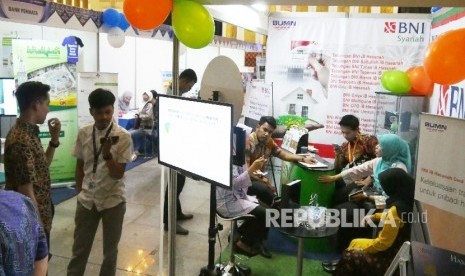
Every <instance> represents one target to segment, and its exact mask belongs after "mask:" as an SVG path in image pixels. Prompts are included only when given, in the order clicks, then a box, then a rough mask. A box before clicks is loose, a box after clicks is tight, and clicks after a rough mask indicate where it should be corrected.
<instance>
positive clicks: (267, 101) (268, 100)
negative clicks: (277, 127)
mask: <svg viewBox="0 0 465 276" xmlns="http://www.w3.org/2000/svg"><path fill="white" fill-rule="evenodd" d="M272 99H273V87H272V86H271V84H268V83H264V82H257V81H253V82H249V83H247V88H246V92H245V100H244V108H243V110H242V115H243V116H244V124H245V125H247V126H249V127H251V128H255V127H256V125H257V123H258V121H259V120H260V118H261V117H262V116H270V115H272V112H273V103H272Z"/></svg>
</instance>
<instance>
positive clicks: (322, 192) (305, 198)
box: [281, 156, 335, 207]
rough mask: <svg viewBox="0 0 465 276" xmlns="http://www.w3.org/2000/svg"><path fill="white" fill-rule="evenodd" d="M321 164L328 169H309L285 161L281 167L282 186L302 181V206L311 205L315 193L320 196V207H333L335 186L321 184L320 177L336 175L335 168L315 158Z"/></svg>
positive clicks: (332, 184)
mask: <svg viewBox="0 0 465 276" xmlns="http://www.w3.org/2000/svg"><path fill="white" fill-rule="evenodd" d="M314 158H315V159H317V160H318V161H319V162H321V163H324V164H326V165H328V167H326V168H307V167H305V166H303V165H301V164H299V163H296V162H288V161H283V162H282V165H281V185H283V184H286V183H289V182H291V181H294V180H296V179H300V180H301V181H302V182H301V186H300V202H298V203H299V204H300V205H301V206H307V205H308V204H309V198H310V196H311V195H312V194H313V193H316V194H318V205H319V206H324V207H331V205H332V202H333V194H334V190H335V186H334V185H335V184H334V182H332V183H320V182H318V177H319V176H320V175H326V174H327V175H334V166H333V164H331V163H329V162H328V161H326V160H324V159H323V158H321V157H319V156H315V157H314Z"/></svg>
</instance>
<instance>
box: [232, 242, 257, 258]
mask: <svg viewBox="0 0 465 276" xmlns="http://www.w3.org/2000/svg"><path fill="white" fill-rule="evenodd" d="M239 242H241V241H238V242H236V243H233V250H234V253H236V254H241V255H245V256H247V257H249V258H250V257H253V256H257V255H258V252H257V251H256V250H255V249H253V248H252V247H250V246H248V247H249V248H250V250H245V249H243V248H241V247H239V246H238V245H237V244H238V243H239Z"/></svg>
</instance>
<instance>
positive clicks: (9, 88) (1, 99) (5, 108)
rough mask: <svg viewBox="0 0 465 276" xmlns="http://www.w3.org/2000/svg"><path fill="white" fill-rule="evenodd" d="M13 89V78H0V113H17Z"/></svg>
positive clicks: (14, 86)
mask: <svg viewBox="0 0 465 276" xmlns="http://www.w3.org/2000/svg"><path fill="white" fill-rule="evenodd" d="M15 89H16V84H15V80H14V79H0V114H5V115H17V114H18V105H17V103H16V97H15V93H14V92H15Z"/></svg>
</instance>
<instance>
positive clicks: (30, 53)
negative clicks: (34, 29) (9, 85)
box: [12, 39, 77, 183]
mask: <svg viewBox="0 0 465 276" xmlns="http://www.w3.org/2000/svg"><path fill="white" fill-rule="evenodd" d="M12 46H13V61H14V62H13V74H14V77H15V80H16V83H17V84H21V83H22V82H24V81H40V82H42V83H45V84H48V85H50V105H49V109H50V112H49V113H48V115H47V118H46V121H45V123H44V124H42V125H40V126H39V129H40V134H39V137H40V138H41V142H42V146H43V147H44V148H47V146H48V142H49V141H50V133H49V131H48V126H47V123H46V122H47V120H48V119H50V118H54V117H56V118H59V119H60V121H61V133H60V147H59V148H58V149H57V150H56V151H55V155H54V158H53V162H52V164H51V165H50V175H51V177H52V182H53V183H57V182H65V181H70V180H74V170H75V164H76V159H75V158H73V157H72V156H71V154H70V152H72V147H73V143H74V140H75V139H76V135H77V121H76V119H77V105H76V103H77V102H76V98H77V97H76V77H75V75H76V72H75V66H73V65H70V64H69V63H68V62H67V55H66V49H65V48H63V47H62V46H61V45H60V44H58V43H55V42H51V41H44V40H20V39H15V40H13V42H12Z"/></svg>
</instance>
